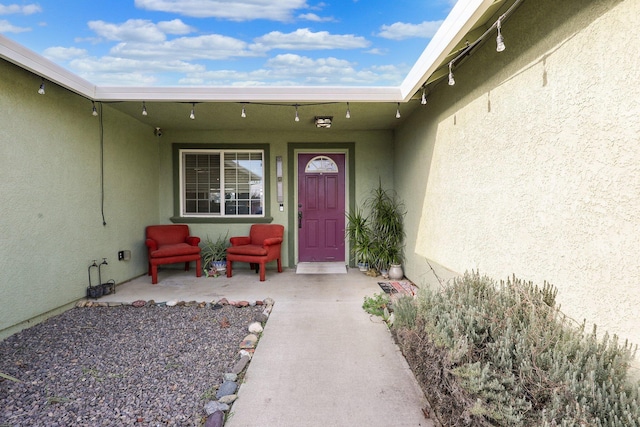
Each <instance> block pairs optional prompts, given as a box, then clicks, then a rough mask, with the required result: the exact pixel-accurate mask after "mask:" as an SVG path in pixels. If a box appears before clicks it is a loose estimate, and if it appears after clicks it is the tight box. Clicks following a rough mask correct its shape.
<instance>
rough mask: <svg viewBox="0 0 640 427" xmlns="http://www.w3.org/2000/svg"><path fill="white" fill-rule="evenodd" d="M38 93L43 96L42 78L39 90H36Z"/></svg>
mask: <svg viewBox="0 0 640 427" xmlns="http://www.w3.org/2000/svg"><path fill="white" fill-rule="evenodd" d="M38 93H39V94H40V95H44V78H43V79H42V83H40V89H38Z"/></svg>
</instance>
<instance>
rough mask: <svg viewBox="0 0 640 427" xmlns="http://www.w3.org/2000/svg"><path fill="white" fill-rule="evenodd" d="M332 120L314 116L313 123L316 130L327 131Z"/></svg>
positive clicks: (328, 117) (327, 117)
mask: <svg viewBox="0 0 640 427" xmlns="http://www.w3.org/2000/svg"><path fill="white" fill-rule="evenodd" d="M332 120H333V116H326V117H321V116H316V119H315V123H316V127H318V128H325V129H329V128H330V127H331V121H332Z"/></svg>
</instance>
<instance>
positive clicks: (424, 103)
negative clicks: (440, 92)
mask: <svg viewBox="0 0 640 427" xmlns="http://www.w3.org/2000/svg"><path fill="white" fill-rule="evenodd" d="M420 104H422V105H426V104H427V94H426V92H425V88H422V99H421V100H420Z"/></svg>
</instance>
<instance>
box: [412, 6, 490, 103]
mask: <svg viewBox="0 0 640 427" xmlns="http://www.w3.org/2000/svg"><path fill="white" fill-rule="evenodd" d="M494 3H496V0H460V1H458V2H457V3H456V5H455V6H454V7H453V9H452V10H451V13H449V15H448V16H447V18H446V19H445V21H444V22H443V23H442V25H441V26H440V28H439V29H438V31H437V32H436V34H435V35H434V36H433V38H432V39H431V42H430V43H429V44H428V45H427V47H426V48H425V50H424V51H423V52H422V55H420V57H419V58H418V60H417V61H416V63H415V64H414V66H413V67H412V68H411V70H410V71H409V74H407V77H406V78H405V79H404V81H403V82H402V84H401V85H400V93H401V97H402V100H403V101H408V100H409V99H411V97H412V96H413V95H414V94H415V93H416V92H417V91H418V90H419V89H420V87H422V85H423V84H424V83H425V82H426V81H427V80H428V79H429V76H431V75H432V74H433V73H434V72H435V71H436V70H437V69H438V67H439V66H440V64H442V62H443V61H444V60H445V58H446V57H447V55H449V53H450V52H451V51H452V50H454V49H455V47H456V45H457V44H458V43H459V42H460V41H461V40H462V39H463V38H464V37H465V35H466V34H467V33H468V32H469V31H471V29H472V28H473V27H474V25H475V24H476V22H477V21H478V20H479V19H480V18H481V17H482V15H484V13H485V12H486V11H487V10H488V9H489V8H490V7H491V6H492V5H493V4H494Z"/></svg>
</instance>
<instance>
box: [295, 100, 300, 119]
mask: <svg viewBox="0 0 640 427" xmlns="http://www.w3.org/2000/svg"><path fill="white" fill-rule="evenodd" d="M294 120H295V121H296V122H299V121H300V116H298V105H297V104H296V118H295V119H294Z"/></svg>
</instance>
